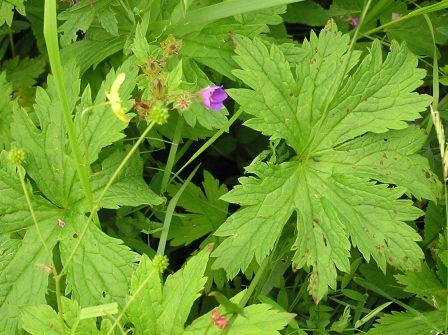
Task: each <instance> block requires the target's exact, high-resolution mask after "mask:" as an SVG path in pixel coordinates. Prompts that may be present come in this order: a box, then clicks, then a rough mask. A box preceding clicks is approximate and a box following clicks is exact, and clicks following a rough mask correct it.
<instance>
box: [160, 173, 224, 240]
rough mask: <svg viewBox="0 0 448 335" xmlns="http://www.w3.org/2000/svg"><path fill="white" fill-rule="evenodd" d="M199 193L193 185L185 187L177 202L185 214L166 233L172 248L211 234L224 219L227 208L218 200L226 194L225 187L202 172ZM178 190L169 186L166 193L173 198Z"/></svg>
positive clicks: (197, 188) (208, 174)
mask: <svg viewBox="0 0 448 335" xmlns="http://www.w3.org/2000/svg"><path fill="white" fill-rule="evenodd" d="M202 187H203V190H204V191H202V190H201V189H200V188H199V187H198V186H196V185H194V184H188V186H187V188H186V189H185V191H184V192H183V193H182V196H181V197H180V199H179V202H178V206H179V207H182V208H184V209H185V210H186V211H188V213H185V214H182V215H181V217H180V222H179V223H178V224H176V226H174V227H172V229H171V230H170V237H171V238H173V240H172V241H171V244H172V245H186V244H190V243H191V242H193V241H195V240H197V239H199V238H201V237H203V236H205V235H208V234H210V233H211V232H214V231H215V230H216V229H217V228H218V227H219V226H220V225H221V224H222V223H223V222H224V221H225V219H226V217H227V209H228V204H227V203H226V202H225V201H223V200H220V198H221V196H223V195H224V194H225V193H227V187H226V186H225V185H219V181H218V180H216V179H215V178H213V176H212V175H211V174H210V173H209V172H207V171H204V182H203V183H202ZM178 189H179V187H177V186H174V185H172V186H170V187H168V192H169V193H170V194H171V195H174V194H175V193H176V192H177V190H178Z"/></svg>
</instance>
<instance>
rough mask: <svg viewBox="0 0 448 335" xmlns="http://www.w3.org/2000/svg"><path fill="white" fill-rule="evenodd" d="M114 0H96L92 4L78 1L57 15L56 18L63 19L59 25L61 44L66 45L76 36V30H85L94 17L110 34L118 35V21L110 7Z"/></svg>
mask: <svg viewBox="0 0 448 335" xmlns="http://www.w3.org/2000/svg"><path fill="white" fill-rule="evenodd" d="M114 3H115V1H114V0H97V1H95V5H94V6H90V5H89V3H88V2H79V3H77V4H76V5H74V6H71V7H69V8H68V9H67V10H66V11H64V12H62V13H61V14H59V15H58V19H59V20H62V21H65V22H64V23H63V24H62V25H61V26H60V27H59V31H61V32H62V36H61V44H62V45H64V46H65V45H68V44H70V42H73V41H75V40H76V38H77V32H78V31H80V30H81V31H83V32H86V31H87V30H88V29H89V28H90V26H91V24H92V23H93V22H94V20H95V19H98V21H99V23H100V25H101V27H103V28H104V29H105V30H106V31H107V32H108V33H110V34H112V35H118V21H117V19H116V17H115V11H114V10H113V9H112V8H113V4H114Z"/></svg>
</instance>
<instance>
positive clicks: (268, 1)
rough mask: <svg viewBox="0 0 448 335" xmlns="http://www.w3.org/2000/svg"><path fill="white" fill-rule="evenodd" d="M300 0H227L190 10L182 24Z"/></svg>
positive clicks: (197, 22) (202, 21)
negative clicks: (242, 0)
mask: <svg viewBox="0 0 448 335" xmlns="http://www.w3.org/2000/svg"><path fill="white" fill-rule="evenodd" d="M298 1H301V0H246V1H244V3H242V2H241V1H239V0H227V1H224V2H220V3H216V4H213V5H210V6H206V7H202V8H198V9H195V10H192V11H189V12H188V13H187V16H186V18H185V21H183V22H182V24H200V23H204V22H210V21H215V20H218V19H222V18H226V17H229V16H234V15H239V14H244V13H248V12H253V11H257V10H262V9H266V8H270V7H275V6H281V5H285V4H288V3H293V2H298Z"/></svg>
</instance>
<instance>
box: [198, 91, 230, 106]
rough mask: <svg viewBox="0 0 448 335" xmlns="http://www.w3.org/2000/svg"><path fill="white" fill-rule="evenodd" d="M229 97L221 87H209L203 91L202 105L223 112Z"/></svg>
mask: <svg viewBox="0 0 448 335" xmlns="http://www.w3.org/2000/svg"><path fill="white" fill-rule="evenodd" d="M227 97H228V95H227V93H226V91H224V89H223V88H222V87H220V86H209V87H206V88H204V89H203V90H202V91H201V99H202V104H203V105H204V106H205V107H206V108H208V109H212V110H217V111H219V110H221V109H222V108H223V107H224V104H223V102H224V100H226V99H227Z"/></svg>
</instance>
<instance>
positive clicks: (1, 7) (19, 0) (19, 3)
mask: <svg viewBox="0 0 448 335" xmlns="http://www.w3.org/2000/svg"><path fill="white" fill-rule="evenodd" d="M25 1H26V0H8V1H2V2H1V3H0V26H2V25H3V24H4V23H6V24H7V25H8V26H11V24H12V19H13V17H14V10H16V11H18V12H19V13H20V14H22V15H25Z"/></svg>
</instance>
